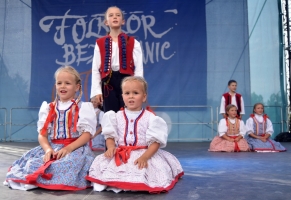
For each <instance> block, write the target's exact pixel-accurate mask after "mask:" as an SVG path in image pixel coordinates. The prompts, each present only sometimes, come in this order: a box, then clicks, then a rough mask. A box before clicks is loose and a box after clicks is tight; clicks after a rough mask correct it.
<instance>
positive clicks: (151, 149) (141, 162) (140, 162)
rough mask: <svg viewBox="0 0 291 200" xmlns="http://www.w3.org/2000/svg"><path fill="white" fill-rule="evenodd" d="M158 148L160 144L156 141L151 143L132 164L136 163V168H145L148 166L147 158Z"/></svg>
mask: <svg viewBox="0 0 291 200" xmlns="http://www.w3.org/2000/svg"><path fill="white" fill-rule="evenodd" d="M159 148H160V144H159V143H157V142H154V143H152V144H151V145H150V146H149V147H148V149H147V150H146V151H145V152H144V154H142V155H141V157H139V158H138V159H136V160H135V161H134V164H135V165H137V164H138V168H139V169H142V168H147V167H148V162H147V161H148V160H149V159H150V158H151V157H152V156H153V155H154V154H155V153H156V152H157V151H158V149H159Z"/></svg>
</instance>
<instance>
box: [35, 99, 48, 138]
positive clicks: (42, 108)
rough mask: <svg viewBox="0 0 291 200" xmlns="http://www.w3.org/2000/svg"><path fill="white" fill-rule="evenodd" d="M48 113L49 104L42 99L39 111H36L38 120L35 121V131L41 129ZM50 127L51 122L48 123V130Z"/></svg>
mask: <svg viewBox="0 0 291 200" xmlns="http://www.w3.org/2000/svg"><path fill="white" fill-rule="evenodd" d="M48 113H49V104H48V103H47V102H46V101H44V102H42V104H41V106H40V109H39V112H38V121H37V132H38V133H40V130H41V129H42V127H43V125H44V123H45V121H46V118H47V116H48ZM50 128H51V124H49V125H48V130H49V129H50Z"/></svg>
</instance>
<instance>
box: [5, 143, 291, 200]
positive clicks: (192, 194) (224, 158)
mask: <svg viewBox="0 0 291 200" xmlns="http://www.w3.org/2000/svg"><path fill="white" fill-rule="evenodd" d="M282 144H283V146H285V147H286V148H287V152H283V153H251V152H244V153H222V152H221V153H220V152H219V153H214V152H208V151H207V149H208V147H209V142H195V143H168V146H167V147H166V148H165V150H167V151H169V152H171V153H172V154H174V155H175V156H176V157H177V158H178V159H179V160H180V162H181V164H182V166H183V169H184V172H185V175H184V176H183V177H182V178H181V179H180V180H179V182H178V183H177V184H176V186H175V187H174V189H173V190H171V191H169V192H168V193H162V194H148V193H144V192H121V193H118V194H115V193H113V192H107V191H106V192H94V191H92V189H86V190H82V191H77V192H72V191H53V190H44V189H34V190H30V191H19V190H11V189H9V188H8V187H6V186H3V185H2V184H0V185H1V186H0V199H1V200H2V199H11V200H12V199H13V200H14V199H15V200H25V199H35V200H39V199H52V200H54V199H66V200H67V199H69V200H75V199H84V200H89V199H100V200H103V199H118V200H125V199H135V200H138V199H149V200H154V199H166V200H168V199H169V200H171V199H175V200H180V199H182V200H183V199H195V200H204V199H206V200H216V199H223V200H228V199H229V200H245V199H246V200H251V199H259V200H268V199H270V200H279V199H284V200H288V199H289V200H290V199H291V143H282ZM37 145H38V143H11V142H10V143H9V142H7V143H4V142H3V143H0V156H1V161H0V170H1V173H0V180H1V181H4V179H5V175H6V171H7V169H8V167H9V166H10V165H11V164H12V162H13V161H15V160H16V159H17V158H19V157H20V156H21V155H22V154H23V153H24V152H25V151H26V150H29V149H31V148H32V147H34V146H37ZM99 153H100V152H99ZM97 154H98V153H97V152H96V155H97Z"/></svg>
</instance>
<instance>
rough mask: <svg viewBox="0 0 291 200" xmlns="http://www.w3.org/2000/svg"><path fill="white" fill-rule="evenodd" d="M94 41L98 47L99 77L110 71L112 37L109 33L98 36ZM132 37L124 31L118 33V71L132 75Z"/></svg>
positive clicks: (133, 67)
mask: <svg viewBox="0 0 291 200" xmlns="http://www.w3.org/2000/svg"><path fill="white" fill-rule="evenodd" d="M96 43H97V44H98V46H99V49H100V58H101V65H100V68H99V71H100V74H101V79H104V78H105V77H107V76H108V75H109V74H110V73H111V57H112V38H111V36H110V35H107V36H105V37H102V38H99V39H97V40H96ZM133 47H134V38H133V37H129V36H127V35H126V34H124V33H121V34H119V35H118V48H119V72H120V73H122V74H128V75H133V74H134V70H135V66H134V61H133Z"/></svg>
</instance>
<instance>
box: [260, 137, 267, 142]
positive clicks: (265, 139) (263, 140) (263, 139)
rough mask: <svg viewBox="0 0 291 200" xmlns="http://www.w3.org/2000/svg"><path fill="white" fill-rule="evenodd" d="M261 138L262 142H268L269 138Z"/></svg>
mask: <svg viewBox="0 0 291 200" xmlns="http://www.w3.org/2000/svg"><path fill="white" fill-rule="evenodd" d="M259 139H260V140H261V141H262V142H267V140H268V139H267V138H264V137H260V138H259Z"/></svg>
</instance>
